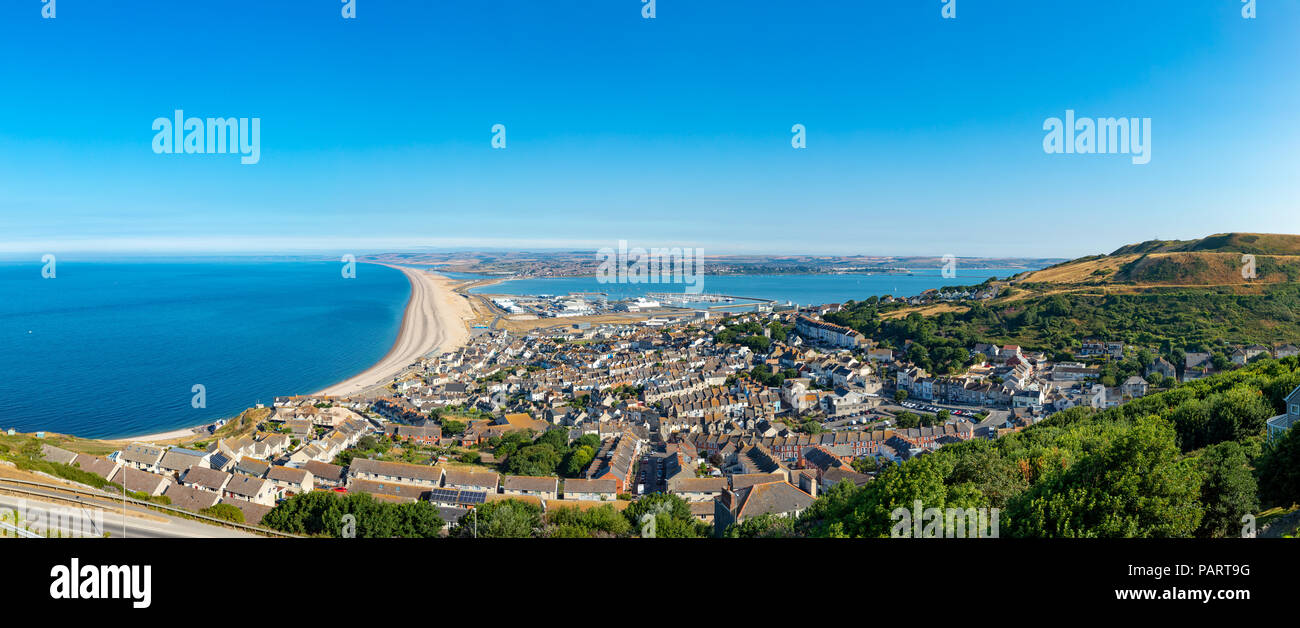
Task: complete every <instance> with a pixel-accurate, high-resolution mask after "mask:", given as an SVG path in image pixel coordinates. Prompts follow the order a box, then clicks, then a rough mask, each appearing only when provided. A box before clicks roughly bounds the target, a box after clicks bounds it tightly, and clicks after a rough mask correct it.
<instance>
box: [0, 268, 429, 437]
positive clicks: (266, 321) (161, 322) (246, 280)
mask: <svg viewBox="0 0 1300 628" xmlns="http://www.w3.org/2000/svg"><path fill="white" fill-rule="evenodd" d="M41 270H42V265H41V264H39V263H34V262H33V263H16V262H0V371H2V372H0V429H7V428H11V427H12V428H14V429H17V430H18V431H24V432H33V431H42V430H44V431H53V432H60V433H68V434H75V435H77V436H84V437H91V438H119V437H129V436H140V435H144V434H152V433H157V432H162V431H167V430H172V429H177V428H183V427H190V426H194V425H199V424H202V423H205V422H210V421H213V420H216V419H219V418H223V417H231V416H234V415H236V414H238V413H239V412H241V411H243V410H244V409H245V408H248V407H250V406H252V405H254V404H255V403H257V402H262V403H265V404H267V405H268V406H269V405H270V404H271V402H272V401H273V399H274V397H276V396H277V395H291V394H304V393H312V392H315V391H317V390H320V389H322V388H325V387H326V386H329V385H331V384H335V383H338V382H340V381H343V380H345V379H347V378H349V377H351V376H353V375H355V374H357V373H360V372H361V371H364V370H366V369H367V368H369V367H370V366H371V365H372V364H374V363H375V362H377V361H378V360H379V359H380V358H382V357H383V356H384V355H385V354H386V353H388V350H389V349H390V348H391V347H392V344H393V342H394V341H395V340H396V338H397V334H398V331H399V330H400V327H401V322H402V314H403V312H404V310H405V307H406V301H407V299H408V298H409V296H410V284H409V282H408V281H407V280H406V277H405V276H404V275H402V273H401V272H399V271H397V270H395V269H392V268H388V267H385V266H377V265H373V264H358V265H357V266H356V277H355V278H354V279H344V278H343V277H342V273H341V272H340V271H341V270H342V264H340V263H338V262H313V261H283V260H256V261H250V260H248V259H222V260H211V259H209V260H194V259H189V260H150V261H99V262H76V261H64V260H59V261H58V262H57V266H56V267H55V277H54V278H52V279H45V278H43V277H42V275H41ZM195 384H201V385H203V386H204V387H205V388H206V396H207V399H206V408H194V407H192V404H191V401H192V399H193V397H194V394H195V393H193V392H191V391H192V387H193V386H194V385H195Z"/></svg>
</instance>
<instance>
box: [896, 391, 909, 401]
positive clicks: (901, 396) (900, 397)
mask: <svg viewBox="0 0 1300 628" xmlns="http://www.w3.org/2000/svg"><path fill="white" fill-rule="evenodd" d="M906 400H907V390H905V389H902V388H899V389H898V390H896V391H894V401H896V402H898V403H903V402H904V401H906Z"/></svg>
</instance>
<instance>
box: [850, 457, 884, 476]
mask: <svg viewBox="0 0 1300 628" xmlns="http://www.w3.org/2000/svg"><path fill="white" fill-rule="evenodd" d="M851 466H852V467H853V470H854V471H857V472H858V473H872V472H874V471H875V470H876V469H879V468H880V463H879V462H876V459H875V457H873V456H863V457H861V458H854V459H853V463H852V465H851Z"/></svg>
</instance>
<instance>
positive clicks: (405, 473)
mask: <svg viewBox="0 0 1300 628" xmlns="http://www.w3.org/2000/svg"><path fill="white" fill-rule="evenodd" d="M442 475H443V470H442V467H434V466H428V465H422V464H407V463H405V462H383V461H380V460H370V459H367V458H355V459H353V460H352V464H351V465H350V466H349V467H348V478H349V479H361V480H373V481H375V482H392V483H396V484H410V485H413V486H427V487H430V488H432V487H437V486H439V485H440V484H441V483H442Z"/></svg>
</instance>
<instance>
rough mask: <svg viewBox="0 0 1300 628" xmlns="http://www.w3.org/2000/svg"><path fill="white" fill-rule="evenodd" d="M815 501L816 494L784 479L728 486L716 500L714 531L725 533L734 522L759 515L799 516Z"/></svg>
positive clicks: (719, 534) (719, 533) (720, 533)
mask: <svg viewBox="0 0 1300 628" xmlns="http://www.w3.org/2000/svg"><path fill="white" fill-rule="evenodd" d="M813 501H814V499H813V496H812V495H809V494H808V493H805V492H803V491H801V490H799V489H798V488H795V486H794V485H793V484H790V483H789V482H785V481H781V480H776V481H771V482H764V483H761V484H753V485H751V486H747V487H745V488H741V489H728V490H727V491H725V492H724V493H723V494H722V495H721V496H720V497H719V498H718V499H717V500H715V501H714V506H713V526H714V528H713V530H714V534H716V535H718V536H721V535H722V534H723V533H724V532H726V530H727V527H729V526H730V525H731V524H733V523H741V522H743V521H745V520H746V519H749V518H751V517H757V516H759V515H777V516H782V517H797V516H799V513H802V512H803V511H804V509H806V508H808V507H809V506H811V505H812V503H813Z"/></svg>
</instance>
